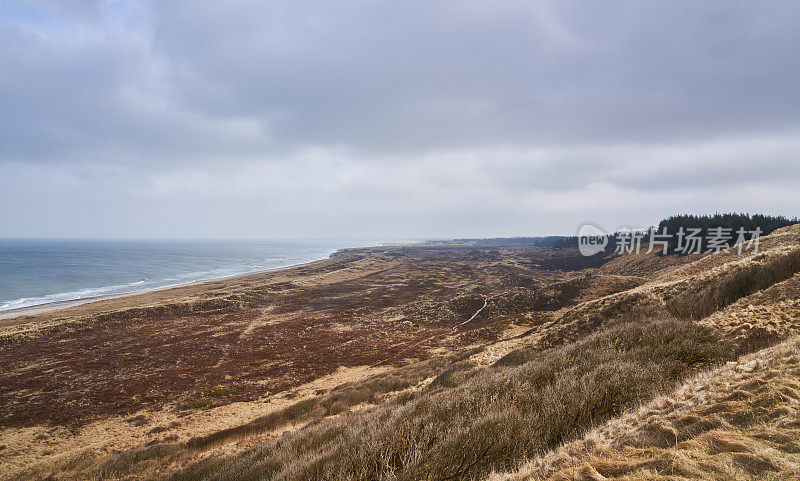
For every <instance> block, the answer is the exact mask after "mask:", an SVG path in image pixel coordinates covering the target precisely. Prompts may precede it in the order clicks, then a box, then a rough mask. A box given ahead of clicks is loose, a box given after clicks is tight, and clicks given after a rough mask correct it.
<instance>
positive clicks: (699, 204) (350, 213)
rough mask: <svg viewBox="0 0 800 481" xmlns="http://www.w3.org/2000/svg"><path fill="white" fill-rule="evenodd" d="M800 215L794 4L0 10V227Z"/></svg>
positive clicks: (59, 231)
mask: <svg viewBox="0 0 800 481" xmlns="http://www.w3.org/2000/svg"><path fill="white" fill-rule="evenodd" d="M714 211H750V212H765V213H772V214H787V215H798V214H800V3H798V2H796V1H786V2H782V1H769V2H754V1H747V2H736V1H709V2H696V1H684V2H665V1H663V0H657V1H650V2H648V1H638V0H637V1H630V2H626V1H619V0H614V1H606V2H602V1H588V0H587V1H583V2H569V1H564V0H558V1H544V2H542V1H532V0H520V1H504V2H499V1H497V0H487V1H470V0H466V1H465V0H457V1H430V0H424V1H408V0H406V1H402V2H379V1H374V0H363V1H340V2H331V1H319V2H314V1H307V2H298V1H293V0H287V1H263V0H253V1H239V0H236V1H225V2H219V1H214V2H211V1H201V0H191V1H188V0H187V1H175V0H171V1H167V2H162V1H153V2H146V1H140V2H127V1H102V2H94V1H89V0H80V1H78V0H72V1H69V2H62V1H58V0H53V1H31V0H20V1H15V0H2V1H0V215H2V220H1V221H0V236H23V237H38V236H46V237H134V238H141V237H156V238H177V237H182V238H183V237H200V238H299V237H306V238H308V237H313V238H387V239H395V238H396V239H408V238H433V237H464V236H469V237H487V236H510V235H539V234H549V233H564V234H569V233H574V232H575V231H576V230H577V228H578V226H579V224H581V223H582V222H584V221H593V222H595V223H599V224H600V225H602V226H604V227H606V228H608V229H613V228H615V227H617V226H619V225H622V224H628V225H641V226H645V225H650V224H653V223H656V222H657V221H658V220H659V219H660V218H661V217H663V216H666V215H669V214H673V213H681V212H693V213H713V212H714Z"/></svg>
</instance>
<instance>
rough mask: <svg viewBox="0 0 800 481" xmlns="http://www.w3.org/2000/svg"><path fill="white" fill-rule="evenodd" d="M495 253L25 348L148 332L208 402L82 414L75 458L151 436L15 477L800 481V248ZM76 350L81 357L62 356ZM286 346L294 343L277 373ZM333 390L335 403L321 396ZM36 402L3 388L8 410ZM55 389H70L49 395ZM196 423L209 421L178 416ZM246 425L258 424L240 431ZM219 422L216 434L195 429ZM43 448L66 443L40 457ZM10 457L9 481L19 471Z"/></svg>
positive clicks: (109, 313) (41, 333)
mask: <svg viewBox="0 0 800 481" xmlns="http://www.w3.org/2000/svg"><path fill="white" fill-rule="evenodd" d="M497 242H498V241H495V242H493V243H492V247H491V248H478V247H469V246H466V247H465V246H458V247H453V248H448V247H447V246H446V245H441V244H437V245H436V246H435V248H428V247H425V246H422V247H417V248H393V249H375V250H362V251H353V252H345V253H341V254H340V255H338V256H337V257H336V258H334V259H332V260H330V261H325V262H322V263H317V264H315V265H311V266H306V267H303V268H300V269H299V270H295V271H284V272H283V273H277V274H269V275H263V274H262V275H258V276H254V277H249V278H242V279H239V280H231V281H227V282H226V283H222V284H217V285H213V284H212V285H206V286H205V287H196V288H193V289H197V290H195V291H191V297H187V291H179V292H178V293H179V294H181V295H180V296H177V297H175V296H173V297H165V298H163V299H161V300H160V301H159V302H158V303H157V305H156V306H155V309H157V310H158V309H161V310H159V311H158V312H155V311H150V310H149V309H151V308H150V307H148V308H144V311H136V310H135V309H141V307H139V306H140V305H141V304H136V303H134V304H133V305H126V306H124V308H122V309H120V308H118V307H115V308H114V309H108V310H101V311H97V312H92V311H91V309H96V307H95V308H88V307H87V308H84V309H88V310H89V311H82V313H81V316H75V315H73V316H63V317H62V318H60V319H59V318H58V317H55V316H52V315H51V316H49V317H48V316H45V317H43V318H39V319H33V320H29V322H28V323H22V324H19V323H17V324H12V325H10V326H9V327H8V328H7V329H6V331H5V332H6V333H7V334H6V336H7V337H6V338H5V340H4V342H5V344H4V347H3V348H2V350H0V359H3V356H6V357H5V359H11V358H12V354H19V353H20V352H24V349H25V346H28V343H31V342H33V343H34V344H33V346H31V347H37V348H39V349H41V348H44V347H53V344H52V343H54V342H57V343H58V344H56V345H58V346H62V348H61V350H60V351H58V353H59V354H58V355H53V356H52V357H51V358H49V359H50V360H47V359H48V358H46V359H45V361H44V362H43V363H42V364H41V366H44V367H47V366H50V368H51V369H58V367H57V366H64V365H65V363H66V365H68V366H69V365H70V363H72V362H76V361H78V360H80V356H77V355H76V352H75V351H70V350H69V349H68V348H70V347H72V346H74V345H72V344H70V343H75V342H77V339H76V338H75V336H76V334H77V333H89V334H91V335H94V336H97V334H94V333H93V331H92V330H91V326H97V327H100V328H102V329H104V330H105V331H103V332H106V331H107V332H109V333H114V334H116V335H120V334H122V335H123V340H122V341H120V343H119V344H117V345H118V346H120V348H122V347H124V346H125V345H126V344H125V343H128V342H130V340H129V339H131V338H125V337H124V336H130V334H129V332H140V333H142V332H143V333H148V336H147V337H141V336H140V335H139V336H136V337H133V339H137V341H136V343H134V345H136V346H140V347H141V346H145V348H147V349H149V350H151V352H161V353H166V354H169V353H170V352H172V351H173V350H175V349H176V347H175V346H176V345H179V344H180V343H181V342H187V343H188V346H186V348H191V349H201V350H202V349H204V348H205V349H207V350H208V351H207V352H202V351H201V352H202V355H200V353H198V354H197V355H196V356H194V357H192V356H189V357H188V358H186V360H188V361H190V362H189V366H186V367H181V369H188V371H187V374H192V375H196V376H200V379H201V380H202V382H200V383H196V384H195V386H196V387H191V388H189V395H186V394H177V395H165V394H163V393H162V394H161V395H160V396H156V397H155V398H147V397H141V396H139V397H135V398H134V399H136V400H137V401H136V402H138V405H136V406H135V407H136V409H138V410H131V409H130V408H128V409H122V410H120V409H116V410H112V411H109V410H108V409H107V408H105V407H102V406H105V404H103V402H102V401H100V402H99V403H93V402H89V405H88V407H87V408H86V409H87V410H86V411H77V412H86V413H87V414H86V415H85V416H86V417H85V418H80V419H87V421H84V422H89V421H88V420H90V419H92V420H94V421H91V422H92V424H89V425H87V426H86V427H83V426H81V425H78V426H74V427H73V429H75V433H76V434H75V436H77V437H78V438H80V439H85V438H81V437H80V436H81V434H80V430H82V429H84V430H90V431H91V430H93V429H94V430H96V429H101V428H102V427H103V426H114V424H113V423H112V422H111V420H113V419H118V413H119V414H121V415H123V416H124V417H123V418H122V419H125V420H126V421H125V425H126V428H125V429H126V430H127V431H125V432H131V433H141V434H132V435H129V436H133V438H132V439H133V441H125V442H123V441H118V444H106V445H104V447H95V448H92V449H84V450H78V449H72V450H71V451H68V452H65V453H63V454H61V455H54V454H40V457H41V459H39V460H35V461H28V462H25V463H23V462H21V461H17V462H18V464H17V466H19V467H17V468H16V469H15V470H14V471H9V472H10V473H12V474H14V475H15V478H16V479H43V478H48V477H49V478H51V479H75V478H81V479H150V478H155V479H173V480H176V481H177V480H195V479H207V480H245V479H259V480H260V479H265V480H270V479H275V480H278V479H281V480H306V479H318V480H327V479H333V480H336V479H341V480H357V479H380V480H417V479H425V480H446V479H486V478H487V477H489V478H492V479H509V480H510V479H554V480H556V479H559V480H571V479H582V480H602V479H631V480H638V479H665V480H666V479H670V480H684V479H719V480H722V479H734V480H738V479H742V480H744V479H748V480H749V479H798V472H800V469H799V468H800V447H798V444H797V436H798V434H800V431H798V430H799V429H800V426H799V425H798V423H797V419H798V402H800V384H798V381H797V377H798V375H800V371H798V366H800V344H798V342H800V341H799V339H800V337H798V334H800V273H798V272H800V227H798V226H790V227H786V228H783V229H779V230H777V231H776V232H774V233H772V234H771V235H770V236H768V237H766V238H764V239H763V240H762V252H760V253H759V254H757V255H749V256H746V257H743V258H740V257H738V256H737V255H736V254H735V252H723V253H721V254H719V255H715V256H667V257H661V256H656V255H637V256H624V257H619V258H603V259H593V260H592V264H591V266H590V267H587V264H586V262H585V261H582V260H580V259H577V258H575V259H574V260H573V259H572V258H571V257H570V256H577V253H576V252H574V250H570V249H556V250H553V249H546V248H523V247H514V248H501V247H498V245H497ZM556 251H557V252H556ZM158 295H159V296H166V294H164V293H161V294H158ZM199 300H202V301H203V303H202V304H194V302H195V301H199ZM114 302H117V303H119V302H121V301H119V300H115V301H114ZM187 303H188V306H187ZM100 304H102V303H100ZM130 309H134V311H131V310H130ZM133 313H135V315H134V314H133ZM112 321H113V323H110V322H112ZM150 322H152V323H153V325H152V326H151V324H149V323H150ZM87 323H89V324H87ZM109 323H110V324H109ZM155 323H158V324H159V325H160V329H158V328H157V327H156V326H155ZM75 325H77V326H79V329H77V330H74V331H73V329H75V328H74V327H71V326H75ZM37 326H38V327H37ZM198 326H200V327H201V332H202V333H203V334H202V335H201V336H199V337H201V338H202V339H209V341H210V342H204V343H202V344H197V342H198V340H199V339H198V338H195V337H191V336H189V337H187V336H185V335H181V337H180V338H176V337H174V336H175V334H169V335H168V336H167V339H168V340H169V342H168V344H169V346H163V347H161V346H160V344H158V343H152V339H153V337H149V336H150V335H151V334H150V333H152V335H153V336H154V335H156V334H157V333H159V332H160V333H162V334H163V333H164V332H167V333H175V332H181V333H182V332H183V331H182V330H183V329H193V328H197V327H198ZM63 328H68V333H71V334H70V335H67V336H58V335H56V336H54V337H53V338H49V337H48V336H49V335H52V334H54V333H55V332H57V331H56V330H57V329H63ZM173 329H174V330H173ZM170 336H173V337H170ZM209 336H211V337H210V338H209ZM279 336H288V337H286V339H293V340H294V343H288V345H287V346H283V348H282V349H276V347H275V346H277V345H276V344H274V339H276V338H278V337H279ZM142 339H148V340H150V341H149V342H150V343H151V344H148V343H147V342H143V341H142ZM787 339H788V340H787ZM106 342H107V341H106ZM781 342H783V343H782V344H780V343H781ZM65 343H66V345H65ZM215 343H216V345H215ZM20 346H21V347H20ZM170 346H171V347H170ZM298 346H302V347H303V349H299V348H298ZM220 347H222V349H220ZM287 347H292V349H286V348H287ZM15 349H16V350H15ZM220 353H221V354H222V355H220ZM748 353H749V354H748ZM206 357H208V358H209V359H205V358H206ZM128 359H129V360H130V359H133V360H134V361H135V362H134V363H133V365H132V366H133V367H134V368H135V369H131V370H130V371H131V372H130V376H131V379H136V377H137V376H141V375H142V373H147V369H148V368H150V367H152V368H155V369H156V370H157V372H159V373H160V376H164V375H167V376H170V375H172V374H171V373H172V371H173V370H174V369H175V366H170V365H169V363H170V362H172V359H174V358H171V357H169V355H167V357H166V359H162V360H161V364H152V361H148V362H151V364H141V363H140V364H137V362H140V361H137V360H136V359H137V358H128ZM192 360H194V361H195V362H197V365H192V364H191V361H192ZM275 360H280V362H279V363H277V364H276V363H275ZM28 362H30V361H28ZM258 363H262V364H264V363H266V364H268V365H270V366H271V367H270V369H269V370H263V369H260V368H258V367H257V365H258ZM209 365H212V366H213V367H212V368H209V367H208V366H209ZM337 366H342V367H341V368H340V370H339V371H335V369H336V368H337ZM359 366H361V367H359ZM366 366H370V367H366ZM39 368H41V367H39ZM115 368H116V369H122V371H123V373H125V369H123V368H121V367H115ZM30 369H32V368H30V367H29V368H27V370H24V369H23V370H22V371H18V372H17V373H16V374H14V375H15V376H20V377H11V378H10V379H21V376H24V375H25V374H26V373H28V374H29V373H30V372H31V370H30ZM72 369H74V371H68V372H73V373H74V375H73V376H71V377H62V378H58V379H63V380H69V381H70V382H72V383H73V385H72V387H73V388H74V386H76V385H77V386H81V387H82V389H86V388H89V387H90V386H92V384H87V381H88V380H91V379H101V378H102V375H103V374H102V372H96V373H94V374H93V376H88V377H87V372H89V373H91V372H93V371H92V367H91V364H90V367H89V369H83V370H80V369H78V367H77V366H75V367H73V368H72ZM342 369H344V370H342ZM348 369H350V370H348ZM354 369H361V371H357V372H358V374H357V375H356V374H353V375H352V376H351V377H350V378H343V377H342V376H344V375H345V374H347V373H349V372H353V373H356V371H353V370H354ZM332 371H335V372H332ZM242 372H245V373H248V374H247V375H242ZM339 373H341V375H340V374H339ZM62 376H63V374H62ZM326 376H327V377H326ZM337 376H338V377H337ZM328 378H330V379H331V382H335V384H333V385H328V384H326V383H324V382H322V381H319V383H318V384H314V383H315V382H318V381H314V380H315V379H316V380H324V379H328ZM148 379H156V380H157V379H160V378H148ZM265 380H266V381H268V382H266V383H265V382H264V381H265ZM334 380H337V381H334ZM309 381H311V382H310V384H303V383H308V382H309ZM156 382H158V381H156ZM156 385H158V384H156ZM265 386H271V387H265ZM304 386H306V387H304ZM676 386H678V387H677V389H676ZM320 387H322V389H320ZM7 389H8V388H7ZM24 389H27V387H23V386H22V385H13V384H12V385H11V386H10V389H8V394H9V395H11V394H16V395H19V394H20V393H23V392H25V391H24ZM47 389H49V390H51V391H53V392H62V391H59V390H60V389H62V390H67V389H69V387H68V386H63V387H61V386H60V385H58V383H56V384H53V383H52V381H51V384H50V385H47V386H46V389H45V391H42V392H44V393H46V392H47ZM84 392H85V391H84ZM134 392H136V391H134ZM2 395H3V393H2V392H0V399H2ZM26 395H27V396H28V399H33V400H36V399H37V397H36V396H33V397H31V395H30V394H26ZM41 395H42V394H39V396H41ZM82 396H83V397H80V395H79V396H78V397H79V398H80V399H86V396H85V395H82ZM265 400H266V401H270V402H268V403H264V401H265ZM187 402H198V403H207V404H205V405H197V406H196V407H194V408H191V409H188V410H187V409H185V408H182V407H181V406H185V405H187ZM230 403H233V404H230ZM89 408H92V409H93V410H92V409H89ZM69 409H71V407H70V408H69ZM242 410H245V412H247V413H251V414H250V415H247V416H238V415H237V416H232V413H236V412H239V411H242ZM4 411H5V412H6V413H7V414H8V413H11V414H12V416H11V417H6V419H7V420H8V419H11V420H16V421H14V422H16V423H22V424H23V425H24V424H25V423H29V424H34V425H36V426H33V427H23V428H16V429H20V430H21V431H20V432H22V433H23V434H24V433H28V432H30V433H31V434H25V436H29V437H28V438H25V439H30V436H32V435H33V434H34V433H42V432H44V433H51V432H52V433H56V432H57V431H55V428H50V429H49V431H43V430H42V429H40V428H38V427H37V426H38V424H37V423H41V422H42V421H46V420H48V419H49V420H50V422H53V421H56V422H58V419H57V418H52V417H50V418H47V417H38V418H37V417H36V416H37V415H38V414H36V413H37V411H27V412H28V413H29V414H28V415H27V417H26V416H23V415H22V413H24V412H26V411H20V408H19V407H18V406H16V405H5V407H4ZM67 411H68V412H69V410H67ZM206 414H207V415H208V416H210V418H209V420H213V421H214V423H213V426H212V425H211V424H208V425H207V427H202V426H203V425H202V424H201V425H200V426H201V427H200V428H197V427H195V426H197V422H198V421H197V420H198V419H200V416H203V415H206ZM14 416H16V417H14ZM114 416H117V417H114ZM153 417H158V418H159V419H160V421H159V424H158V425H157V426H154V422H153V421H150V419H151V418H153ZM104 423H105V424H104ZM51 425H52V424H51ZM190 426H192V427H190ZM13 429H15V428H9V427H7V428H5V430H4V431H3V433H4V434H6V433H13V432H14V431H13ZM106 429H108V427H106ZM137 429H138V430H139V431H136V430H137ZM26 430H28V431H26ZM46 435H48V436H49V435H51V434H46ZM52 436H53V437H54V438H56V437H57V436H56V434H52ZM23 437H24V436H23ZM9 439H11V438H9ZM124 439H131V438H124ZM43 442H51V441H36V440H33V441H30V443H31V444H30V446H37V444H36V443H40V444H41V443H43ZM52 443H53V446H55V447H54V448H52V449H57V447H59V446H67V445H68V443H67V441H66V440H65V439H53V440H52ZM59 443H61V444H59ZM0 444H1V443H0ZM20 446H21V444H19V443H17V444H15V445H14V446H13V450H14V452H15V453H19V452H21V451H20V449H22V448H21V447H20ZM28 449H33V448H28ZM39 452H40V453H41V452H42V451H39ZM7 453H8V450H0V459H2V457H4V456H5V457H6V459H10V460H15V459H17V460H19V459H23V458H20V457H17V458H14V457H13V456H8V454H7Z"/></svg>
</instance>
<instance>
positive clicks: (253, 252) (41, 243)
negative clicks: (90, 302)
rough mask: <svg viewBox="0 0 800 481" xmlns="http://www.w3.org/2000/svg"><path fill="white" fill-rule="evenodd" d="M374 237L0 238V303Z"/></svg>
mask: <svg viewBox="0 0 800 481" xmlns="http://www.w3.org/2000/svg"><path fill="white" fill-rule="evenodd" d="M374 244H375V242H368V241H360V242H358V241H110V240H40V239H36V240H27V239H0V311H5V310H9V309H17V308H20V307H29V306H35V305H39V304H46V303H49V302H57V301H67V300H76V299H84V298H90V297H96V296H105V295H112V294H125V293H132V292H141V291H147V290H153V289H158V288H164V287H171V286H176V285H182V284H188V283H192V282H197V281H203V280H210V279H217V278H221V277H229V276H234V275H238V274H246V273H250V272H257V271H263V270H269V269H277V268H280V267H287V266H291V265H296V264H302V263H305V262H310V261H314V260H318V259H324V258H327V257H328V256H329V255H330V254H332V253H333V252H335V251H336V250H338V249H341V248H345V247H359V246H366V245H374Z"/></svg>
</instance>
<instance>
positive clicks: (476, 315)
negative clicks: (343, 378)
mask: <svg viewBox="0 0 800 481" xmlns="http://www.w3.org/2000/svg"><path fill="white" fill-rule="evenodd" d="M488 305H489V298H488V297H485V298H484V299H483V305H482V306H481V307H480V309H478V310H477V311H475V314H473V315H472V317H470V318H469V319H467V320H466V321H464V322H462V323H460V324H457V325H456V326H454V327H453V332H455V331H457V330H458V328H459V327H461V326H463V325H464V324H466V323H468V322H470V321H472V320H473V319H475V318H476V317H478V314H480V313H481V311H483V310H484V309H486V306H488ZM444 335H445V334H434V335H433V336H430V337H426V338H425V339H422V340H420V341H417V342H415V343H413V344H411V345H410V346H406V347H405V348H404V349H402V350H400V351H399V352H396V353H394V354H392V355H391V356H389V357H387V358H386V359H382V360H380V361H378V362H375V363H373V364H371V365H370V366H369V367H376V366H380V365H381V364H383V363H384V362H387V361H391V360H392V359H395V358H397V357H398V356H399V355H401V354H403V353H404V352H406V351H408V350H409V349H411V348H413V347H416V346H419V345H420V344H422V343H424V342H428V341H430V340H431V339H436V338H437V337H441V336H444Z"/></svg>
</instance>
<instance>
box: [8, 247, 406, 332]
mask: <svg viewBox="0 0 800 481" xmlns="http://www.w3.org/2000/svg"><path fill="white" fill-rule="evenodd" d="M415 242H417V241H411V242H407V243H403V244H400V243H397V244H396V243H392V244H386V243H381V244H378V245H371V246H360V247H344V248H341V249H336V250H335V251H333V252H331V253H330V254H328V256H327V257H323V258H320V259H314V260H311V261H307V262H300V263H298V264H289V265H285V266H280V267H272V268H267V269H259V270H255V271H250V272H242V273H240V274H233V275H230V276H220V277H213V278H209V279H201V280H195V281H190V282H185V283H179V284H173V285H168V286H160V287H154V288H151V289H144V290H141V291H134V292H122V293H119V294H106V295H100V296H90V297H82V298H78V299H65V300H60V301H50V302H44V303H41V304H35V305H32V306H25V307H16V308H13V309H8V310H4V311H0V321H9V320H14V319H18V318H21V317H30V316H36V315H39V314H44V313H50V312H53V311H58V310H62V309H68V308H71V307H77V306H81V305H84V304H92V303H95V302H102V301H107V300H110V299H119V298H123V297H128V296H135V295H140V294H148V293H154V292H160V291H167V290H170V289H179V288H182V287H190V286H198V285H202V284H206V283H211V282H218V281H228V280H233V279H237V278H240V277H248V276H253V275H259V274H266V273H274V272H279V271H282V270H288V269H294V268H297V267H303V266H308V265H312V264H316V263H318V262H324V261H326V260H329V259H331V258H333V257H334V256H335V255H337V254H338V253H340V252H344V251H352V250H358V249H372V248H379V247H397V246H401V245H406V244H408V245H410V244H413V243H415Z"/></svg>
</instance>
